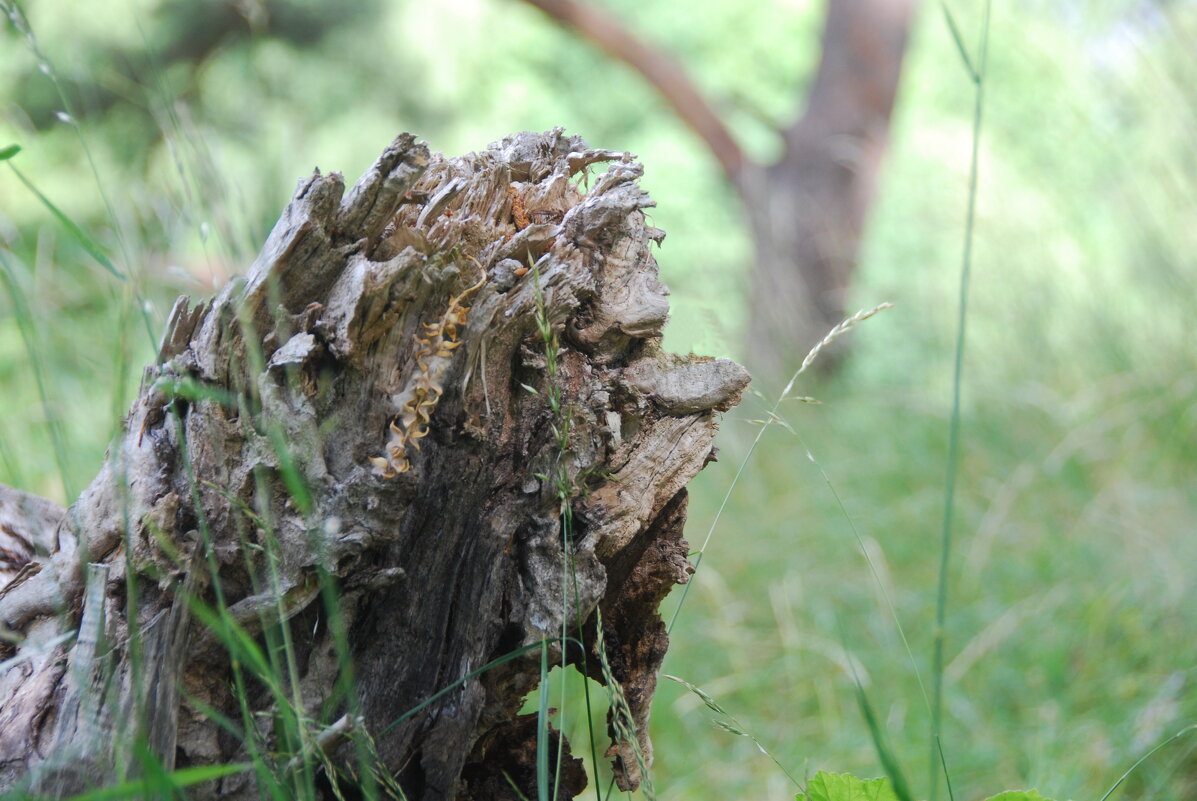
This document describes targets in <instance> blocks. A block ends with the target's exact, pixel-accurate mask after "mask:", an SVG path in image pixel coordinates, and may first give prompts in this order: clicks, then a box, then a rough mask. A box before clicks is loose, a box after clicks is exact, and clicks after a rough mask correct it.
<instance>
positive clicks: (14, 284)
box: [0, 248, 75, 501]
mask: <svg viewBox="0 0 1197 801" xmlns="http://www.w3.org/2000/svg"><path fill="white" fill-rule="evenodd" d="M4 253H5V251H4V250H3V249H2V248H0V283H3V284H4V288H5V289H6V290H7V291H8V297H9V300H11V301H12V306H13V315H14V316H15V317H16V319H17V328H18V329H19V330H20V332H21V339H22V340H23V341H24V344H25V352H26V353H27V354H28V356H29V366H30V369H32V370H33V380H34V383H36V384H37V393H38V398H39V400H41V402H42V414H44V415H45V417H46V426H47V428H48V430H49V432H50V445H51V447H52V448H53V450H54V462H55V464H56V466H57V467H58V475H59V478H60V479H61V481H62V488H63V491H64V492H65V493H66V497H67V500H68V501H74V500H75V487H74V482H73V481H72V480H71V471H70V462H69V460H68V458H67V454H68V451H67V444H66V443H67V439H66V435H65V434H64V432H63V429H62V423H61V422H60V421H59V419H58V416H57V415H55V414H54V413H53V410H52V408H51V405H50V394H49V392H48V391H47V382H46V375H45V371H44V370H43V369H42V360H41V354H40V352H39V351H38V347H37V342H38V337H37V331H36V329H35V327H34V323H33V312H32V311H31V310H30V308H29V300H28V298H26V297H25V292H24V291H23V290H22V289H21V285H20V283H19V282H18V281H17V275H16V273H15V272H14V271H13V269H12V265H11V264H9V262H8V259H7V258H5V255H4Z"/></svg>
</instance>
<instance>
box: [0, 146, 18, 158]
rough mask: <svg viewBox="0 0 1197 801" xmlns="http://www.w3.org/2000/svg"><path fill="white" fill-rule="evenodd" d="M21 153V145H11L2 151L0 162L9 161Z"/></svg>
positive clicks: (0, 151) (0, 152)
mask: <svg viewBox="0 0 1197 801" xmlns="http://www.w3.org/2000/svg"><path fill="white" fill-rule="evenodd" d="M20 152H21V146H20V145H9V146H8V147H6V148H4V149H3V150H0V161H8V160H9V159H10V158H12V157H13V156H15V155H17V154H18V153H20Z"/></svg>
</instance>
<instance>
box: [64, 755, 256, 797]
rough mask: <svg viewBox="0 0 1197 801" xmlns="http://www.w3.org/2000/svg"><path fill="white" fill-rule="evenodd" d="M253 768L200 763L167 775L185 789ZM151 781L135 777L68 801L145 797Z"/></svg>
mask: <svg viewBox="0 0 1197 801" xmlns="http://www.w3.org/2000/svg"><path fill="white" fill-rule="evenodd" d="M252 768H253V765H252V764H250V763H248V762H238V763H235V764H230V765H200V766H197V767H192V768H180V769H179V770H176V771H172V772H171V773H168V774H166V775H165V778H166V779H167V780H169V785H170V787H171V789H173V790H184V789H186V788H188V787H191V786H193V785H196V784H203V783H204V782H209V781H212V780H213V779H221V778H224V777H225V776H232V775H233V774H235V773H244V772H245V771H247V770H250V769H252ZM152 789H153V788H152V787H151V782H149V781H147V780H146V779H134V780H132V781H127V782H122V783H121V784H117V785H114V786H112V787H101V788H99V789H98V790H90V791H88V792H86V793H83V794H81V795H75V796H71V797H70V798H68V799H67V801H116V799H123V798H139V797H145V796H146V795H147V794H149V793H150V792H151V790H152Z"/></svg>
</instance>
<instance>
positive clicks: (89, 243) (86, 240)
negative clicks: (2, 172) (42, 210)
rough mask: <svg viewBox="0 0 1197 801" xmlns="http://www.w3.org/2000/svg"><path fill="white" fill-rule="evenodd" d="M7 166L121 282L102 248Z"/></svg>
mask: <svg viewBox="0 0 1197 801" xmlns="http://www.w3.org/2000/svg"><path fill="white" fill-rule="evenodd" d="M8 166H9V167H10V168H11V169H12V171H13V172H14V173H16V176H17V177H18V178H20V179H21V183H23V184H25V188H26V189H28V190H29V191H30V192H32V193H33V194H34V195H35V196H36V197H37V199H38V200H40V201H41V202H42V205H43V206H45V207H46V209H47V210H48V211H49V212H50V213H51V214H53V215H54V217H55V219H57V220H58V222H59V223H61V224H62V227H63V228H65V229H66V230H67V233H68V234H70V235H71V237H72V238H73V239H74V240H75V241H76V242H78V243H79V244H80V245H81V246H82V247H83V249H84V250H86V251H87V252H88V253H89V254H90V255H91V257H92V258H93V259H95V260H96V261H97V262H99V263H100V266H101V267H103V268H104V269H105V270H107V271H108V272H110V273H112V274H113V275H115V276H116V277H117V278H119V279H120V280H122V281H124V280H125V275H124V273H122V272H121V271H120V270H118V269H116V267H115V266H114V265H113V264H112V261H111V260H110V259H109V258H108V256H107V255H106V254H105V253H104V249H103V248H102V247H100V245H99V243H98V242H96V241H95V240H94V239H92V238H91V237H90V236H88V235H87V233H86V232H85V231H84V230H83V229H82V228H80V227H79V226H78V225H76V224H75V221H74V220H72V219H71V218H70V217H68V216H66V214H64V213H63V212H62V210H61V209H59V208H58V207H57V206H55V205H54V204H53V203H52V202H51V201H50V198H48V197H46V196H45V195H43V194H42V193H41V192H40V191H38V188H37V187H36V186H34V185H33V182H32V181H30V180H29V179H28V178H26V177H25V174H24V173H22V172H21V171H20V170H18V169H17V166H16V165H15V164H12V163H11V162H10V163H9V165H8Z"/></svg>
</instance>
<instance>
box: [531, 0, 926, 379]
mask: <svg viewBox="0 0 1197 801" xmlns="http://www.w3.org/2000/svg"><path fill="white" fill-rule="evenodd" d="M526 2H528V3H530V4H531V5H533V6H536V7H537V8H539V9H541V10H542V11H544V12H545V13H546V14H548V15H549V16H550V17H552V18H553V19H555V20H557V21H558V22H560V23H562V24H563V25H566V26H568V27H570V28H572V29H574V30H576V31H577V32H578V33H579V34H581V35H582V36H584V37H586V38H587V39H589V40H591V41H592V42H594V43H595V44H596V45H597V46H599V47H600V48H602V49H603V50H605V51H606V52H607V53H608V54H610V55H612V56H613V57H615V58H618V59H620V60H622V61H624V62H626V63H627V64H629V65H630V66H632V67H634V68H635V69H636V70H638V71H639V72H640V73H641V75H643V76H644V78H645V79H646V80H647V81H648V82H649V83H651V84H652V86H653V87H654V88H655V89H657V91H658V92H659V93H660V94H661V96H662V97H663V98H664V100H665V101H666V102H667V103H668V104H669V105H670V106H671V107H672V108H673V109H674V111H675V112H676V113H677V114H678V116H679V117H680V118H681V119H682V120H683V121H684V122H685V123H686V124H687V125H688V126H689V127H690V128H691V129H692V130H693V131H694V132H695V133H696V134H697V135H698V136H699V137H700V138H701V139H702V140H703V142H705V143H706V145H707V146H708V147H709V148H710V150H711V152H712V154H713V155H714V156H715V158H716V160H718V162H719V164H720V166H721V167H722V168H723V171H724V173H725V174H726V175H727V177H728V179H729V180H730V181H731V182H732V184H733V185H734V186H735V187H736V189H737V190H738V191H739V193H740V197H741V198H742V200H743V202H744V206H745V212H746V215H747V217H748V221H749V224H750V226H751V228H752V233H753V239H754V242H755V246H756V269H755V271H754V277H753V292H752V308H751V312H750V319H751V322H750V324H749V330H748V331H747V334H748V339H749V348H748V350H747V352H748V353H751V354H752V356H753V359H754V360H755V365H754V366H756V368H757V369H758V371H759V372H760V373H761V374H763V375H766V376H773V377H782V376H784V375H786V374H787V373H789V372H790V371H791V370H792V369H793V368H795V367H797V365H798V364H799V363H800V362H801V361H802V358H803V356H805V355H806V352H807V350H808V349H809V348H810V347H811V346H813V345H814V344H815V343H816V342H818V341H819V339H821V338H822V336H823V335H824V334H825V333H826V332H827V331H828V330H829V329H830V328H831V327H832V326H834V325H835V324H836V323H838V322H839V321H840V320H841V319H842V318H843V316H844V299H845V294H846V292H847V290H848V287H849V284H850V282H851V278H852V273H853V270H854V269H855V266H856V262H857V259H858V257H859V251H860V242H861V236H862V232H863V229H864V224H865V220H866V217H867V215H868V211H869V207H870V204H871V203H872V199H873V195H874V192H875V189H876V184H877V176H878V172H879V169H880V165H881V158H882V155H883V154H884V152H885V149H886V146H887V143H888V140H889V125H890V118H891V115H892V112H893V108H894V100H895V96H896V94H897V88H898V80H899V76H900V74H901V68H902V61H903V56H904V54H905V50H906V41H907V37H908V34H909V30H910V23H911V20H912V17H913V13H914V5H915V0H828V6H827V17H826V22H825V25H824V30H823V50H822V58H821V60H820V62H819V68H818V72H817V74H816V76H815V80H814V84H813V86H812V88H811V92H810V95H809V97H808V98H807V103H806V108H805V111H804V112H803V113H802V115H801V116H800V117H799V118H798V119H797V121H796V122H794V123H793V124H792V125H790V126H789V127H788V128H786V129H785V130H783V131H781V132H780V133H781V134H782V137H783V141H784V148H783V152H782V156H781V158H780V159H779V160H778V161H777V162H775V163H773V164H758V163H754V162H752V161H751V160H750V159H748V158H747V157H746V156H745V154H744V153H743V152H742V151H741V149H740V147H739V146H738V144H737V143H736V141H735V138H734V137H733V136H732V134H731V132H730V131H729V130H728V128H727V126H726V124H725V123H724V122H723V120H722V118H721V117H720V115H719V114H718V112H717V111H716V110H715V108H714V107H713V105H711V104H710V103H708V102H707V101H706V100H704V99H703V97H702V95H701V93H700V92H699V91H698V90H697V89H696V88H695V87H694V85H693V83H692V82H691V81H690V80H689V78H688V77H687V76H686V74H685V72H684V71H683V70H682V69H681V67H680V66H679V65H678V64H677V63H676V62H674V61H673V60H672V59H670V58H669V57H668V56H667V55H666V54H664V53H663V52H661V51H660V50H659V49H655V48H653V47H651V46H649V45H647V44H645V43H644V42H642V41H641V40H639V39H638V38H637V37H636V36H634V35H633V34H632V33H631V32H629V31H628V30H626V29H625V28H623V27H622V26H621V25H620V24H619V23H618V22H617V21H616V20H615V19H614V18H612V17H611V16H610V15H608V14H606V13H605V12H603V11H602V10H600V9H599V8H598V7H596V6H595V5H594V4H589V3H581V2H577V0H526ZM745 13H753V11H752V10H751V9H750V8H746V11H745ZM820 363H821V364H823V365H824V366H826V365H828V364H830V363H831V362H830V361H822V362H820Z"/></svg>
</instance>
